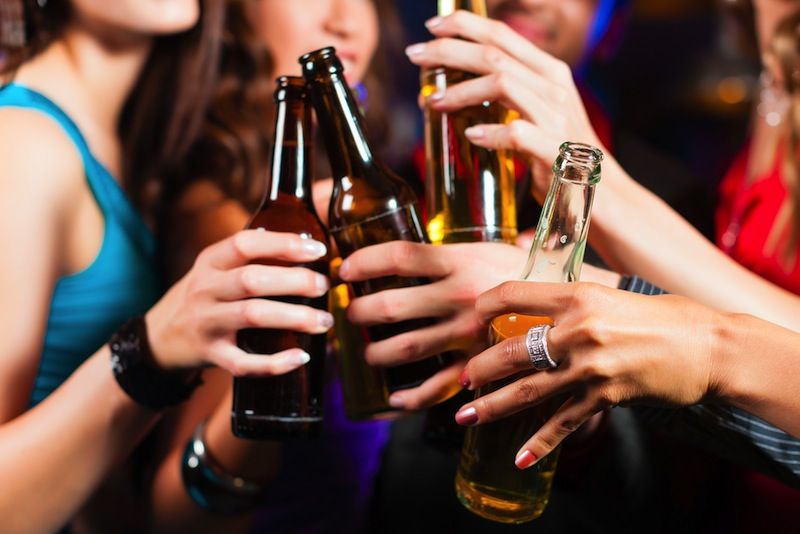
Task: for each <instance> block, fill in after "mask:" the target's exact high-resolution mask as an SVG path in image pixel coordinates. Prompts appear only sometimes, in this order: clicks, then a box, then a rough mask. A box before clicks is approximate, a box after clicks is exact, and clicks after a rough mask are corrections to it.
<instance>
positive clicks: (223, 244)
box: [146, 230, 333, 376]
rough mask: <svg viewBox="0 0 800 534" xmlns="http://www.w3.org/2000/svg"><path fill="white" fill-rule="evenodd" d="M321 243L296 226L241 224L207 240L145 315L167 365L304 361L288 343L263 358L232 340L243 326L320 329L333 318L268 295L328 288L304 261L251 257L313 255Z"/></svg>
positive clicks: (246, 368) (267, 369)
mask: <svg viewBox="0 0 800 534" xmlns="http://www.w3.org/2000/svg"><path fill="white" fill-rule="evenodd" d="M326 252H327V250H326V248H325V245H324V244H322V243H319V242H316V241H313V240H309V239H302V238H301V237H300V236H299V235H296V234H286V233H274V232H263V231H259V230H245V231H242V232H239V233H237V234H235V235H233V236H231V237H229V238H227V239H224V240H223V241H220V242H218V243H216V244H214V245H211V246H209V247H208V248H206V249H205V250H203V251H202V252H201V253H200V255H199V256H198V258H197V260H196V261H195V263H194V266H193V267H192V269H191V270H190V271H189V272H188V273H187V274H186V276H184V277H183V278H182V279H181V280H179V281H178V282H177V283H176V284H175V285H174V286H172V288H171V289H170V290H169V291H168V292H167V294H166V295H164V297H163V298H162V299H161V300H160V301H159V302H158V303H157V304H156V305H155V306H154V307H153V308H152V309H151V310H150V312H148V314H147V316H146V321H147V328H148V337H149V338H150V344H151V346H152V349H153V353H154V356H155V358H156V360H157V363H158V364H159V365H160V366H161V367H163V368H164V369H180V368H184V369H185V368H195V367H200V366H204V365H209V364H211V365H217V366H219V367H222V368H224V369H226V370H228V371H229V372H230V373H232V374H233V375H235V376H243V375H276V374H283V373H287V372H289V371H291V370H293V369H295V368H297V367H299V366H301V365H304V364H305V363H307V362H308V355H307V354H305V353H304V352H303V351H301V350H300V349H291V350H287V351H283V352H281V353H278V354H274V355H271V356H270V357H269V358H265V357H264V355H260V354H248V353H246V352H244V351H243V350H241V349H240V348H238V347H237V346H236V332H237V331H238V330H241V329H244V328H282V329H288V330H295V331H299V332H307V333H311V334H320V333H323V332H326V331H327V330H328V329H329V328H330V327H331V326H332V325H333V317H332V316H331V315H330V314H329V313H328V312H326V311H321V310H316V309H313V308H310V307H307V306H299V305H294V304H287V303H284V302H278V301H273V300H268V299H265V298H253V297H270V296H286V295H299V296H305V297H320V296H322V295H324V294H325V293H326V292H327V291H328V286H329V281H328V279H327V278H326V277H324V276H323V275H321V274H319V273H316V272H314V271H311V270H309V269H305V268H301V267H275V266H268V265H259V264H251V262H254V261H260V260H275V261H281V262H292V263H294V262H298V263H300V262H306V263H307V262H311V261H314V260H317V259H319V258H321V257H323V256H325V254H326Z"/></svg>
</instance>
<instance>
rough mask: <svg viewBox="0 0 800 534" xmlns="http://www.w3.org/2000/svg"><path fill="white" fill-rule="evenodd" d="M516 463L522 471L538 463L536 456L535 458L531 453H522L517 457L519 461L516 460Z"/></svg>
mask: <svg viewBox="0 0 800 534" xmlns="http://www.w3.org/2000/svg"><path fill="white" fill-rule="evenodd" d="M514 463H515V464H517V467H519V468H520V469H527V468H528V467H530V466H532V465H533V464H535V463H536V456H534V455H533V453H532V452H531V451H522V452H521V453H519V454H518V455H517V459H516V460H514Z"/></svg>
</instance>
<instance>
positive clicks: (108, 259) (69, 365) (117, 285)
mask: <svg viewBox="0 0 800 534" xmlns="http://www.w3.org/2000/svg"><path fill="white" fill-rule="evenodd" d="M3 107H13V108H23V109H30V110H35V111H36V112H39V113H42V114H44V115H46V116H47V117H49V118H51V119H52V120H53V121H55V122H56V123H57V124H58V125H59V126H60V127H61V128H62V129H63V130H64V132H65V133H66V134H67V135H68V136H69V138H70V139H71V140H72V142H73V143H74V145H75V148H76V150H77V151H78V152H79V154H80V156H81V159H82V161H83V167H84V171H85V174H86V181H87V183H88V185H89V188H90V189H91V191H92V193H93V195H94V198H95V200H96V201H97V205H98V207H99V208H100V211H101V213H102V215H103V219H104V224H105V229H104V233H103V243H102V246H101V247H100V251H99V252H98V254H97V256H96V257H95V259H94V261H93V262H92V263H91V265H89V266H88V267H87V268H86V269H84V270H82V271H80V272H78V273H75V274H71V275H67V276H62V277H61V278H59V279H58V281H57V282H56V285H55V288H54V290H53V296H52V300H51V302H50V310H49V314H48V317H47V329H46V331H45V337H44V344H43V348H42V354H41V360H40V363H39V369H38V372H37V374H36V380H35V382H34V386H33V391H32V393H31V398H30V406H34V405H36V404H38V403H39V402H41V401H42V400H43V399H44V398H45V397H47V396H48V395H49V394H50V393H52V392H53V391H54V390H55V389H56V388H58V387H59V386H60V385H61V384H62V383H63V382H64V381H65V380H66V379H67V378H68V377H69V375H71V374H72V373H73V371H75V370H76V369H77V368H78V367H79V366H80V365H81V364H82V363H83V362H84V361H85V360H86V359H87V358H88V357H89V356H91V355H92V354H94V353H95V352H96V351H97V350H98V349H99V348H100V347H102V346H103V344H104V343H106V342H107V341H108V339H109V338H110V337H111V334H113V333H114V331H115V330H116V329H117V328H119V327H120V326H121V325H122V324H123V323H124V322H125V321H126V320H127V319H129V318H130V317H132V316H134V315H136V314H140V313H143V312H145V311H146V310H147V309H149V308H150V307H151V306H152V305H153V303H155V301H156V300H157V299H158V297H159V295H160V293H161V284H160V280H159V277H158V275H157V272H156V268H155V248H156V247H155V239H154V237H153V235H152V233H151V232H150V230H149V228H148V227H147V226H146V225H145V223H144V221H143V220H142V218H141V217H140V216H139V214H138V213H137V211H136V209H135V208H134V207H133V205H132V204H131V203H130V201H129V199H128V198H127V196H126V195H125V193H124V192H123V190H122V189H121V188H120V186H119V184H118V183H117V181H116V180H115V179H114V178H113V177H112V176H111V174H110V173H109V172H108V171H107V170H106V169H105V168H104V167H103V165H101V164H100V162H99V161H98V160H97V158H95V157H94V155H92V152H91V151H90V150H89V146H88V144H87V143H86V140H85V139H84V138H83V135H81V132H80V130H78V127H77V126H76V125H75V123H74V122H73V121H72V120H71V119H70V118H69V117H68V116H67V114H66V113H64V111H63V110H61V108H59V107H58V106H57V105H56V104H55V103H53V102H52V101H51V100H49V99H48V98H47V97H45V96H44V95H42V94H41V93H38V92H36V91H33V90H31V89H29V88H27V87H25V86H22V85H20V84H16V83H12V84H9V85H6V86H3V87H2V88H0V108H3ZM43 150H44V151H46V147H43ZM1 172H2V171H0V173H1ZM0 179H2V175H1V174H0ZM109 372H111V371H110V370H109Z"/></svg>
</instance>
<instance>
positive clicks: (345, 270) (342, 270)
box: [339, 260, 350, 280]
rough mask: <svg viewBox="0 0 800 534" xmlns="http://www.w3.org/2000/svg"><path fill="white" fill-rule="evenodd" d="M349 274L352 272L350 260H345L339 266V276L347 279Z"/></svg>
mask: <svg viewBox="0 0 800 534" xmlns="http://www.w3.org/2000/svg"><path fill="white" fill-rule="evenodd" d="M348 274H350V262H349V261H348V260H344V261H343V262H342V264H341V265H340V266H339V278H341V279H342V280H347V275H348Z"/></svg>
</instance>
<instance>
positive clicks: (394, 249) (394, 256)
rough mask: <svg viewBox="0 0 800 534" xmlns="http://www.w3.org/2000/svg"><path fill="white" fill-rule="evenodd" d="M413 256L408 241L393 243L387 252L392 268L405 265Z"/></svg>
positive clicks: (411, 245)
mask: <svg viewBox="0 0 800 534" xmlns="http://www.w3.org/2000/svg"><path fill="white" fill-rule="evenodd" d="M413 255H414V247H413V244H412V243H410V242H408V241H395V242H394V243H392V245H391V249H390V251H389V256H390V258H391V260H392V265H394V266H400V265H405V264H406V263H408V262H409V261H410V260H411V258H412V256H413Z"/></svg>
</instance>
